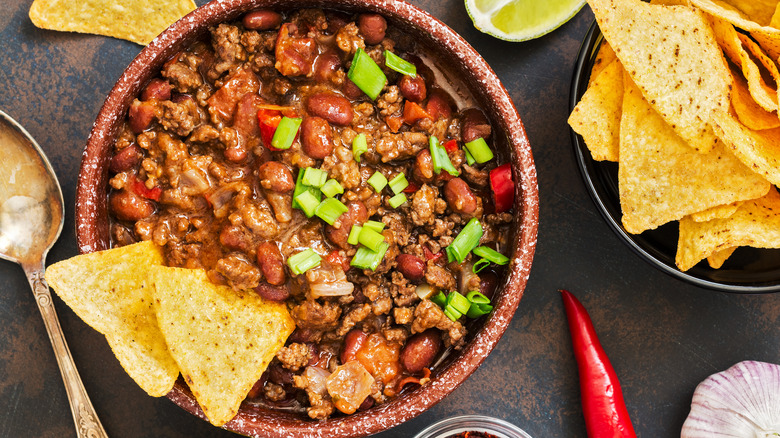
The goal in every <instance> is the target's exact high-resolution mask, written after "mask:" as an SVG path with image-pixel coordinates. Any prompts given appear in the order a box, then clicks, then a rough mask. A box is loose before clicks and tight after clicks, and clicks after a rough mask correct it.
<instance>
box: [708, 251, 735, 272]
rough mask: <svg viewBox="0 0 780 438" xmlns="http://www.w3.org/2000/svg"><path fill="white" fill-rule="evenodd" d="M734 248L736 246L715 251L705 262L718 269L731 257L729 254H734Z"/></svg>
mask: <svg viewBox="0 0 780 438" xmlns="http://www.w3.org/2000/svg"><path fill="white" fill-rule="evenodd" d="M736 250H737V247H736V246H733V247H731V248H726V249H723V250H720V251H716V252H714V253H713V254H712V255H711V256H709V257H707V264H709V265H710V268H712V269H720V268H721V266H723V264H724V263H726V260H728V258H729V257H731V254H734V251H736Z"/></svg>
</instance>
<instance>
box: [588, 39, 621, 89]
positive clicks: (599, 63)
mask: <svg viewBox="0 0 780 438" xmlns="http://www.w3.org/2000/svg"><path fill="white" fill-rule="evenodd" d="M616 59H617V55H615V51H614V50H612V46H610V45H609V43H608V42H607V40H602V41H601V45H600V46H599V51H598V53H596V59H594V60H593V67H592V68H591V69H590V77H589V78H588V88H590V86H591V85H593V82H595V81H596V78H597V77H598V76H599V74H600V73H601V72H602V71H604V69H605V68H606V67H607V66H608V65H610V64H611V63H612V61H614V60H616Z"/></svg>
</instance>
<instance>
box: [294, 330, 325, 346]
mask: <svg viewBox="0 0 780 438" xmlns="http://www.w3.org/2000/svg"><path fill="white" fill-rule="evenodd" d="M321 337H322V332H321V331H318V330H316V329H311V328H300V327H298V328H296V329H295V331H293V332H292V334H291V335H290V337H289V338H287V340H288V341H289V342H295V343H299V344H301V343H303V344H308V343H312V342H319V340H320V338H321Z"/></svg>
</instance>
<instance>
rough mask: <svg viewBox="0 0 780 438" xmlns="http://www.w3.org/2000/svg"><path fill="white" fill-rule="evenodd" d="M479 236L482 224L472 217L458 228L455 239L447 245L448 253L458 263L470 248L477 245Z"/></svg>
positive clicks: (480, 235)
mask: <svg viewBox="0 0 780 438" xmlns="http://www.w3.org/2000/svg"><path fill="white" fill-rule="evenodd" d="M481 238H482V224H481V223H479V220H477V218H472V219H471V220H470V221H469V223H467V224H466V226H465V227H463V229H462V230H460V233H458V236H457V237H455V240H453V241H452V243H451V244H450V246H448V247H447V249H448V250H449V252H448V255H452V257H453V258H454V259H455V260H457V261H458V263H462V262H463V260H465V259H466V256H467V255H468V254H469V253H470V252H471V250H472V249H474V248H476V247H477V245H479V239H481Z"/></svg>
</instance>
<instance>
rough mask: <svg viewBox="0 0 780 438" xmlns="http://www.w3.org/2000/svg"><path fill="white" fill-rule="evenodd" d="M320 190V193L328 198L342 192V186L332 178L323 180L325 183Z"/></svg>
mask: <svg viewBox="0 0 780 438" xmlns="http://www.w3.org/2000/svg"><path fill="white" fill-rule="evenodd" d="M320 190H321V191H322V194H324V195H325V196H327V197H328V198H332V197H334V196H336V195H341V194H343V193H344V187H341V184H339V182H338V181H336V180H335V179H333V178H331V179H329V180H327V181H325V184H323V185H322V188H321V189H320Z"/></svg>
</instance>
